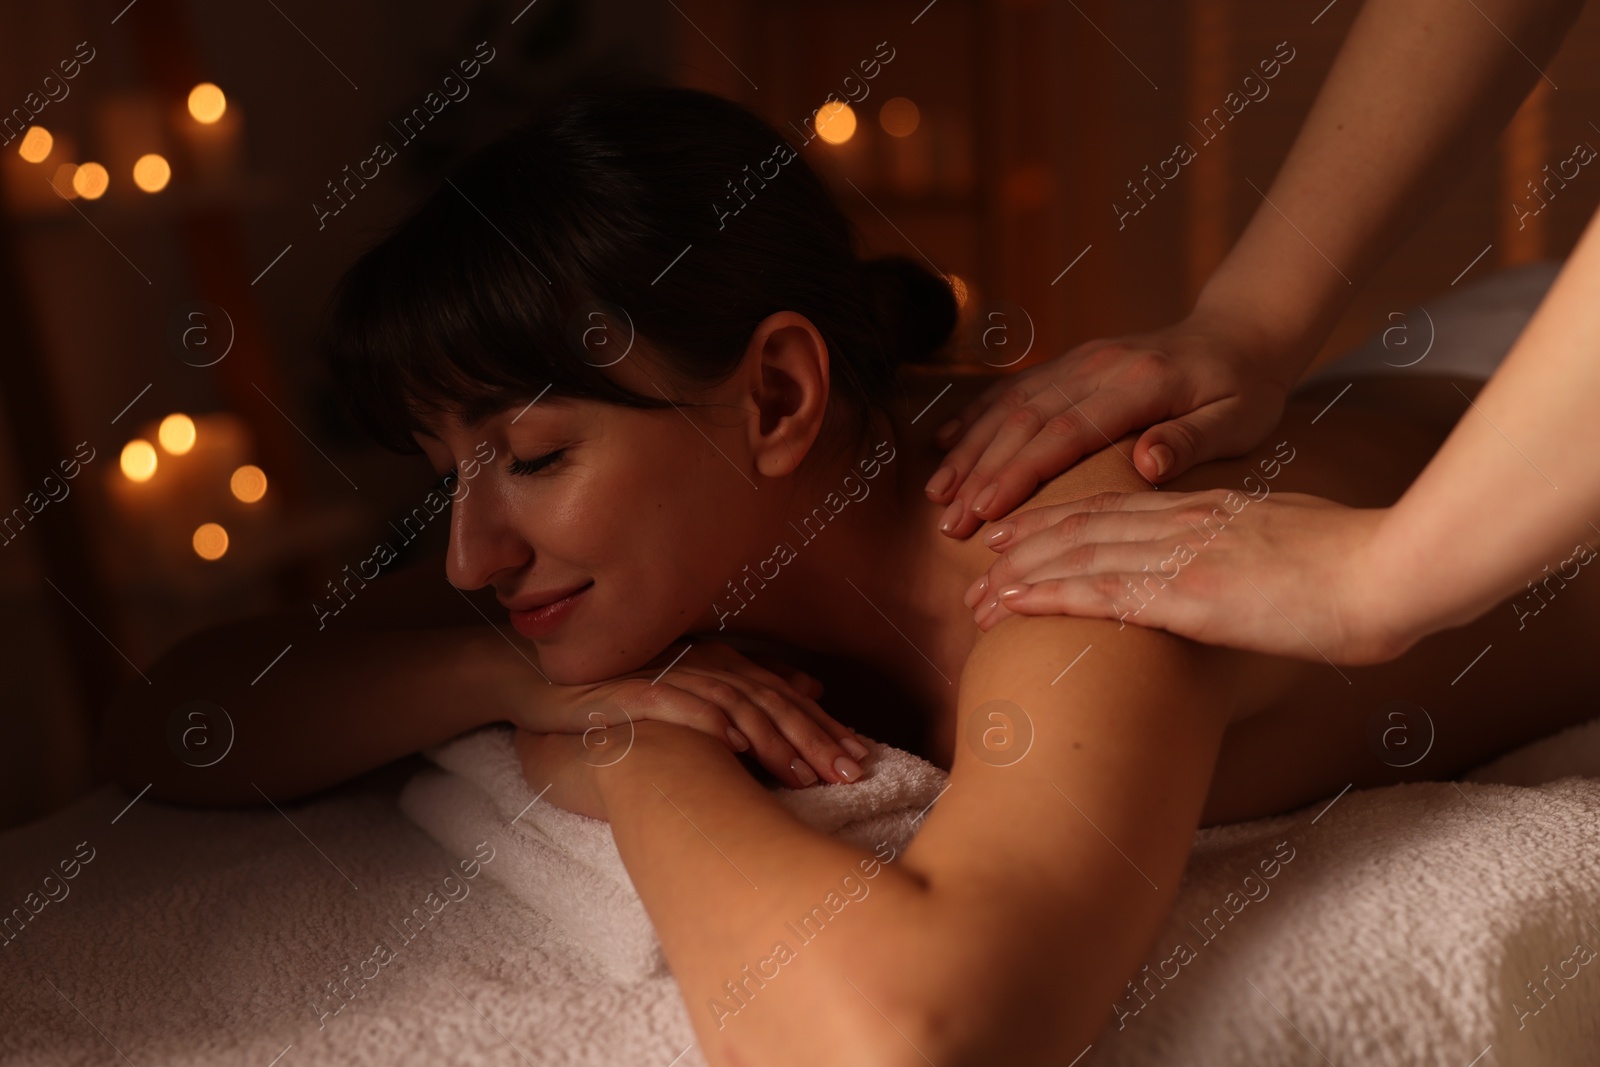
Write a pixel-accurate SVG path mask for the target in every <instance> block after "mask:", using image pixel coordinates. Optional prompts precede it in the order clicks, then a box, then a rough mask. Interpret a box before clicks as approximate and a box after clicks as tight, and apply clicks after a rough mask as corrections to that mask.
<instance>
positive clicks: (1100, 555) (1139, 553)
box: [964, 511, 1206, 605]
mask: <svg viewBox="0 0 1600 1067" xmlns="http://www.w3.org/2000/svg"><path fill="white" fill-rule="evenodd" d="M1205 545H1206V540H1205V538H1204V537H1203V536H1202V535H1201V534H1200V532H1199V531H1197V530H1193V529H1190V528H1188V527H1187V526H1182V525H1180V526H1178V527H1177V528H1176V529H1174V528H1173V526H1172V519H1171V518H1170V513H1169V512H1165V511H1161V512H1112V513H1110V514H1105V515H1075V516H1073V517H1071V518H1070V519H1068V520H1066V521H1065V522H1062V523H1060V524H1058V525H1056V526H1053V527H1051V528H1050V529H1048V530H1043V531H1041V532H1040V533H1038V534H1036V535H1034V536H1033V537H1029V538H1025V539H1024V540H1022V541H1019V542H1018V543H1017V544H1015V545H1014V546H1012V547H1011V549H1009V550H1008V551H1007V552H1006V553H1005V554H1004V555H1002V556H1001V557H1000V558H999V559H997V560H995V561H994V563H993V564H991V565H990V567H989V569H988V571H986V572H985V573H984V574H982V575H980V576H979V578H978V580H977V581H976V582H974V583H973V584H972V586H971V587H969V588H968V590H967V596H966V598H965V600H964V602H965V603H967V604H969V605H974V604H977V603H978V602H979V601H980V600H984V599H987V598H988V597H992V596H994V595H996V594H998V593H999V592H1000V590H1002V589H1004V588H1005V587H1006V586H1007V585H1014V584H1017V583H1031V582H1039V581H1043V580H1045V579H1048V578H1065V577H1069V576H1073V575H1081V574H1099V573H1102V572H1105V571H1129V572H1138V573H1140V574H1141V575H1144V576H1146V577H1148V578H1150V579H1151V580H1153V581H1156V582H1160V581H1163V580H1165V581H1171V580H1173V579H1174V578H1176V577H1177V575H1178V573H1179V572H1181V571H1182V569H1183V567H1184V566H1186V565H1187V564H1188V563H1189V562H1190V561H1192V560H1193V559H1194V558H1195V557H1196V556H1197V555H1199V552H1200V550H1201V549H1202V548H1204V547H1205Z"/></svg>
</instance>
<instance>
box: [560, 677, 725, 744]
mask: <svg viewBox="0 0 1600 1067" xmlns="http://www.w3.org/2000/svg"><path fill="white" fill-rule="evenodd" d="M693 677H694V681H691V676H690V675H688V674H687V673H685V674H682V675H677V674H676V672H675V678H674V680H673V681H672V682H670V683H665V682H664V683H660V684H646V685H641V686H639V687H638V688H637V689H636V690H635V691H633V692H631V693H630V694H629V695H628V696H627V697H626V698H622V697H621V696H620V695H619V697H616V698H613V699H612V700H611V701H610V702H609V703H610V705H611V707H610V708H609V709H607V708H604V707H602V708H599V709H594V711H593V713H592V715H591V721H589V722H588V723H586V724H585V726H587V727H595V726H603V727H608V728H609V727H613V726H621V725H623V724H624V723H628V722H636V721H638V720H639V719H654V720H656V721H657V722H670V723H676V724H677V725H679V726H687V727H689V728H690V729H694V730H699V731H700V732H701V733H703V734H708V735H710V736H712V737H717V738H721V739H722V741H723V743H725V744H726V745H727V746H728V747H729V748H731V749H733V751H735V752H744V751H746V750H748V749H749V748H750V741H749V739H748V738H746V737H745V736H744V735H743V734H741V733H739V732H738V731H737V730H734V728H733V720H732V719H731V718H730V717H729V716H728V714H727V712H726V709H725V708H724V707H723V705H722V703H721V702H719V701H718V700H716V699H715V694H714V693H713V692H710V691H703V690H706V687H703V686H701V685H699V684H698V676H693ZM685 683H689V684H685ZM607 710H611V711H614V712H620V714H606V712H607Z"/></svg>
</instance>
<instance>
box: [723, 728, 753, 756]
mask: <svg viewBox="0 0 1600 1067" xmlns="http://www.w3.org/2000/svg"><path fill="white" fill-rule="evenodd" d="M728 740H729V741H732V742H733V747H734V748H736V749H738V750H739V751H740V752H746V751H748V750H749V748H750V741H749V739H748V738H746V737H745V736H744V734H741V733H740V732H739V731H738V730H735V729H734V728H733V727H731V726H730V727H728Z"/></svg>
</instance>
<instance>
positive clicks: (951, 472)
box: [923, 467, 956, 496]
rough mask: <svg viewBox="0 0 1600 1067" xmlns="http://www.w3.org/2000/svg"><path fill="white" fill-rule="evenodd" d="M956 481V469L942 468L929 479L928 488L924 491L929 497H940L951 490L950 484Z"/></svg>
mask: <svg viewBox="0 0 1600 1067" xmlns="http://www.w3.org/2000/svg"><path fill="white" fill-rule="evenodd" d="M955 480H956V469H955V468H954V467H940V468H939V469H938V470H936V471H934V472H933V477H932V478H929V479H928V486H927V488H926V489H924V490H923V491H924V492H925V493H927V494H928V495H929V496H939V495H941V494H942V493H943V492H944V491H945V490H946V489H948V488H950V484H951V483H952V482H954V481H955Z"/></svg>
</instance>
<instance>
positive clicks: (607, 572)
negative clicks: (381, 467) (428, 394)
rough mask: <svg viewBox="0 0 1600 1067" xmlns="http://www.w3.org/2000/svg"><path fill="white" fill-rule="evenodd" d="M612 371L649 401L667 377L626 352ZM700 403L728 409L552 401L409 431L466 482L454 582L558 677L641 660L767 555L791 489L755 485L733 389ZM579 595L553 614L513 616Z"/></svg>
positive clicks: (625, 667)
mask: <svg viewBox="0 0 1600 1067" xmlns="http://www.w3.org/2000/svg"><path fill="white" fill-rule="evenodd" d="M610 373H612V374H614V375H615V376H616V377H617V379H618V380H619V381H620V382H622V384H624V385H626V386H628V387H629V388H632V389H634V390H635V391H637V392H641V393H643V394H644V395H647V396H648V395H652V394H653V393H654V390H653V389H652V388H651V386H650V384H649V383H650V382H651V381H652V380H659V375H655V374H650V375H649V376H645V375H644V374H643V373H642V372H641V371H640V370H629V369H628V368H627V366H626V362H625V363H624V364H623V365H621V366H619V367H618V368H616V369H614V370H613V371H611V372H610ZM702 399H704V400H709V401H711V402H713V403H716V402H719V401H723V400H728V401H730V402H731V403H733V404H734V409H733V410H728V409H722V408H713V409H709V410H707V409H704V408H687V407H685V408H679V409H676V410H675V409H673V408H663V409H656V410H651V409H639V408H628V407H621V406H617V405H613V404H605V403H601V402H598V401H590V400H572V399H560V398H555V397H552V396H550V395H546V396H544V397H543V398H542V399H540V400H538V401H537V402H535V403H533V404H531V405H528V406H523V404H522V403H518V404H517V405H515V406H513V407H510V408H507V409H506V410H503V411H501V412H500V413H499V414H496V415H494V416H491V417H490V418H489V419H487V420H486V421H485V422H483V423H482V424H481V425H479V426H476V427H471V428H468V427H465V426H462V425H461V423H460V422H459V420H456V419H454V418H443V417H441V418H438V419H435V420H433V421H432V423H431V424H430V427H429V428H430V430H431V431H432V433H431V434H424V433H419V434H417V435H416V439H417V441H418V443H419V444H420V445H421V446H422V448H423V449H424V451H425V452H426V453H427V455H428V458H429V460H430V461H431V462H432V464H433V467H434V469H435V470H436V471H437V472H438V473H439V474H440V475H443V474H444V473H445V472H446V471H448V470H451V469H452V468H454V469H456V470H457V473H458V477H459V481H458V482H455V483H453V486H452V488H453V489H454V494H453V503H452V505H451V516H450V546H449V554H448V558H447V560H446V564H445V572H446V576H447V577H448V578H449V580H450V583H451V584H452V585H454V586H456V587H457V588H460V589H464V590H471V589H478V588H481V587H483V586H485V585H492V586H493V587H494V589H495V594H496V596H497V597H498V599H499V600H500V602H501V604H503V605H505V606H506V607H507V608H508V609H512V613H511V621H512V624H513V625H514V626H515V627H516V628H517V629H518V631H519V632H521V633H522V634H523V635H524V636H525V637H527V638H528V639H530V640H532V641H533V642H534V644H535V645H537V646H538V649H539V662H540V666H541V668H542V669H543V671H544V673H545V674H546V675H547V676H548V677H549V678H550V680H551V681H552V682H556V683H558V684H569V685H570V684H577V683H583V682H594V681H600V680H603V679H606V678H611V677H615V676H616V675H618V674H622V673H625V672H627V671H632V670H637V669H639V668H640V667H642V666H643V665H644V664H645V663H647V662H648V661H649V660H650V659H651V658H652V657H654V656H655V655H657V654H658V653H659V652H661V651H662V650H663V649H664V648H666V647H667V645H668V644H669V643H670V642H671V641H672V640H673V639H674V638H676V637H677V636H678V635H680V634H682V633H684V632H685V631H688V630H695V629H703V628H711V627H714V625H715V613H714V612H713V611H712V603H713V601H715V600H716V599H717V598H718V597H719V596H722V595H724V594H725V586H726V583H727V581H728V580H729V579H730V578H732V577H734V575H735V572H737V571H738V570H739V568H740V567H741V566H743V564H745V563H747V562H750V561H751V560H756V559H760V558H762V557H763V556H765V555H767V554H769V553H770V552H771V550H772V544H773V541H774V537H775V535H774V534H773V532H772V531H773V530H774V528H775V526H776V525H778V524H779V523H781V512H777V513H775V512H774V510H773V509H774V507H775V506H780V505H781V497H782V494H781V493H776V492H772V491H771V489H770V488H769V489H768V490H767V491H765V492H760V491H757V489H756V484H757V482H758V481H759V480H760V478H759V475H757V474H756V473H755V471H754V467H753V464H752V463H751V462H750V448H751V446H750V444H749V438H748V433H747V431H746V429H745V426H744V425H743V420H742V419H741V418H740V417H739V416H738V414H737V399H736V397H732V396H724V395H721V394H720V393H718V392H713V395H711V396H708V397H704V398H702ZM708 416H709V417H708ZM691 420H693V421H692V422H691ZM713 445H714V446H715V447H713ZM490 449H493V452H492V453H491V451H490ZM719 452H720V453H721V454H720V455H719ZM491 455H492V457H493V458H492V459H489V460H487V461H483V462H480V463H478V464H476V465H475V464H474V462H473V461H474V460H479V461H481V460H483V457H486V456H491ZM547 457H548V458H547ZM513 465H515V468H516V470H517V472H516V473H514V472H513V470H512V469H511V468H512V467H513ZM469 475H470V476H469ZM766 484H767V485H768V486H771V485H772V484H773V483H772V482H771V481H768V482H767V483H766ZM574 591H577V592H576V593H575V595H574V596H572V598H571V599H563V600H561V601H559V602H558V603H557V604H556V605H555V606H554V608H553V609H551V610H546V611H544V612H537V611H535V612H518V611H516V610H515V609H518V608H535V607H537V606H538V605H541V604H546V603H547V602H550V601H552V600H556V598H558V597H564V596H565V595H566V594H569V593H574Z"/></svg>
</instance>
